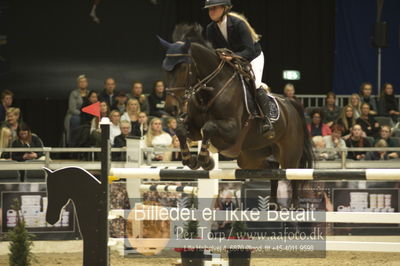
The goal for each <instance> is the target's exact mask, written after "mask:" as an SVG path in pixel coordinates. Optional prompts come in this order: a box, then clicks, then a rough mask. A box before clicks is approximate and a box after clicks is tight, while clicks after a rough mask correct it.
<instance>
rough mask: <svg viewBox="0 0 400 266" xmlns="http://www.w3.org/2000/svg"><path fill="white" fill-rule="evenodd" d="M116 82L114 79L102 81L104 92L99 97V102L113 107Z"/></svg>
mask: <svg viewBox="0 0 400 266" xmlns="http://www.w3.org/2000/svg"><path fill="white" fill-rule="evenodd" d="M116 87H117V85H116V82H115V79H114V78H107V79H106V80H104V90H103V91H102V92H101V93H100V95H99V100H100V101H102V102H106V103H107V104H108V106H113V105H114V103H115V97H116V91H115V90H116Z"/></svg>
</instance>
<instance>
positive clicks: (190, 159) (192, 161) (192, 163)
mask: <svg viewBox="0 0 400 266" xmlns="http://www.w3.org/2000/svg"><path fill="white" fill-rule="evenodd" d="M175 132H176V136H177V137H178V139H179V143H180V148H181V154H182V164H183V165H187V166H188V167H189V168H190V169H192V170H196V169H198V168H199V167H200V165H199V163H198V161H197V156H195V155H192V154H190V151H189V146H188V144H187V135H188V134H187V132H188V130H187V126H186V125H185V124H181V125H179V126H178V127H177V128H176V130H175Z"/></svg>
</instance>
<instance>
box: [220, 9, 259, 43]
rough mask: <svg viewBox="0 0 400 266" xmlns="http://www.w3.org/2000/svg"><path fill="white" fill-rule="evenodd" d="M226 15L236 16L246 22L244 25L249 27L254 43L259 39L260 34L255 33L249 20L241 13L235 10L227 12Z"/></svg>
mask: <svg viewBox="0 0 400 266" xmlns="http://www.w3.org/2000/svg"><path fill="white" fill-rule="evenodd" d="M228 15H230V16H233V17H235V18H238V19H240V20H241V21H243V22H244V23H245V24H246V27H247V28H248V29H249V31H250V34H251V38H253V42H254V43H256V42H258V41H259V40H260V38H261V35H258V34H257V32H256V30H255V29H254V28H253V27H252V26H251V25H250V23H249V21H248V20H247V18H246V17H245V16H244V15H243V14H239V13H236V12H229V13H228Z"/></svg>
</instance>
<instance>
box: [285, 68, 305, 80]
mask: <svg viewBox="0 0 400 266" xmlns="http://www.w3.org/2000/svg"><path fill="white" fill-rule="evenodd" d="M300 78H301V76H300V71H297V70H283V79H284V80H299V79H300Z"/></svg>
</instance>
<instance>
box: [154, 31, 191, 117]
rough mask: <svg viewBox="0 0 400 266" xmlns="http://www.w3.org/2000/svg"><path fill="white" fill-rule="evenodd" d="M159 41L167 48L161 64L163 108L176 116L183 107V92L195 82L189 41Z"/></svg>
mask: <svg viewBox="0 0 400 266" xmlns="http://www.w3.org/2000/svg"><path fill="white" fill-rule="evenodd" d="M160 42H161V44H162V45H163V46H164V47H165V48H166V50H167V53H166V56H165V59H164V61H163V64H162V66H163V69H164V70H165V72H166V78H167V98H166V104H165V109H166V111H167V112H168V113H170V114H171V115H173V116H177V115H179V114H180V113H182V112H183V109H184V108H185V106H184V105H185V93H187V91H188V89H189V88H190V87H191V86H193V85H194V84H195V82H196V73H195V70H194V69H193V68H194V67H195V66H193V58H192V56H191V54H190V42H189V41H186V42H181V41H179V42H175V43H169V42H167V41H165V40H163V39H161V38H160Z"/></svg>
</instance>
